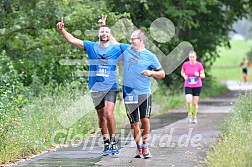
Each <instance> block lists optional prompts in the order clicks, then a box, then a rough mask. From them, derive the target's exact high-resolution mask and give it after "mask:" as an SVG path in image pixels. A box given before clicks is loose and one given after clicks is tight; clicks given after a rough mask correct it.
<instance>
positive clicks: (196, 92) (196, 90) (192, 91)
mask: <svg viewBox="0 0 252 167" xmlns="http://www.w3.org/2000/svg"><path fill="white" fill-rule="evenodd" d="M200 92H201V87H197V88H189V87H185V94H186V95H187V94H191V95H193V96H199V95H200Z"/></svg>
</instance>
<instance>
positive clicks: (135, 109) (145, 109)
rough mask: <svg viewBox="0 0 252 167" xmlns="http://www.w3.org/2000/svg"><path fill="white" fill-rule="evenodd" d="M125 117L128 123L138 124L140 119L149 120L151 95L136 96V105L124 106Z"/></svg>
mask: <svg viewBox="0 0 252 167" xmlns="http://www.w3.org/2000/svg"><path fill="white" fill-rule="evenodd" d="M125 108H126V112H127V116H128V118H129V121H130V123H134V122H139V115H140V119H142V118H150V113H151V95H148V94H143V95H138V103H137V104H125Z"/></svg>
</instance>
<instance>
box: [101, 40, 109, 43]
mask: <svg viewBox="0 0 252 167" xmlns="http://www.w3.org/2000/svg"><path fill="white" fill-rule="evenodd" d="M100 41H101V42H104V43H106V42H108V41H109V39H100Z"/></svg>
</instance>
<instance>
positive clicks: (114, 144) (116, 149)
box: [110, 142, 119, 155]
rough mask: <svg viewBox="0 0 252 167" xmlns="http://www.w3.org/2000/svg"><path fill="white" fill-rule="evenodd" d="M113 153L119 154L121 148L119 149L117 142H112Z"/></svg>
mask: <svg viewBox="0 0 252 167" xmlns="http://www.w3.org/2000/svg"><path fill="white" fill-rule="evenodd" d="M110 150H111V154H112V155H118V154H119V149H118V146H117V144H116V143H115V142H111V148H110Z"/></svg>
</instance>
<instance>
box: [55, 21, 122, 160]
mask: <svg viewBox="0 0 252 167" xmlns="http://www.w3.org/2000/svg"><path fill="white" fill-rule="evenodd" d="M57 28H58V30H59V31H60V32H61V34H62V35H63V36H64V38H65V39H66V40H67V41H68V42H69V43H71V44H72V45H74V46H77V47H79V48H80V49H84V50H85V51H86V52H87V54H88V65H89V81H88V86H89V88H90V89H91V97H92V99H93V103H94V105H95V109H96V111H97V115H98V120H99V127H100V128H101V133H102V135H103V140H104V150H103V151H102V155H104V156H106V155H110V154H112V155H116V154H119V149H118V146H117V144H116V141H115V131H116V122H115V118H114V107H115V103H116V95H117V93H118V83H117V77H116V62H117V59H118V57H119V56H120V55H121V49H120V48H119V47H118V46H115V45H114V44H112V43H110V42H109V40H110V36H111V30H110V28H109V27H107V26H101V27H100V29H99V32H98V38H99V41H98V42H91V41H86V40H84V41H82V40H80V39H77V38H75V37H73V35H72V34H70V33H69V32H67V31H66V30H65V29H64V22H63V19H62V20H61V22H58V23H57Z"/></svg>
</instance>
